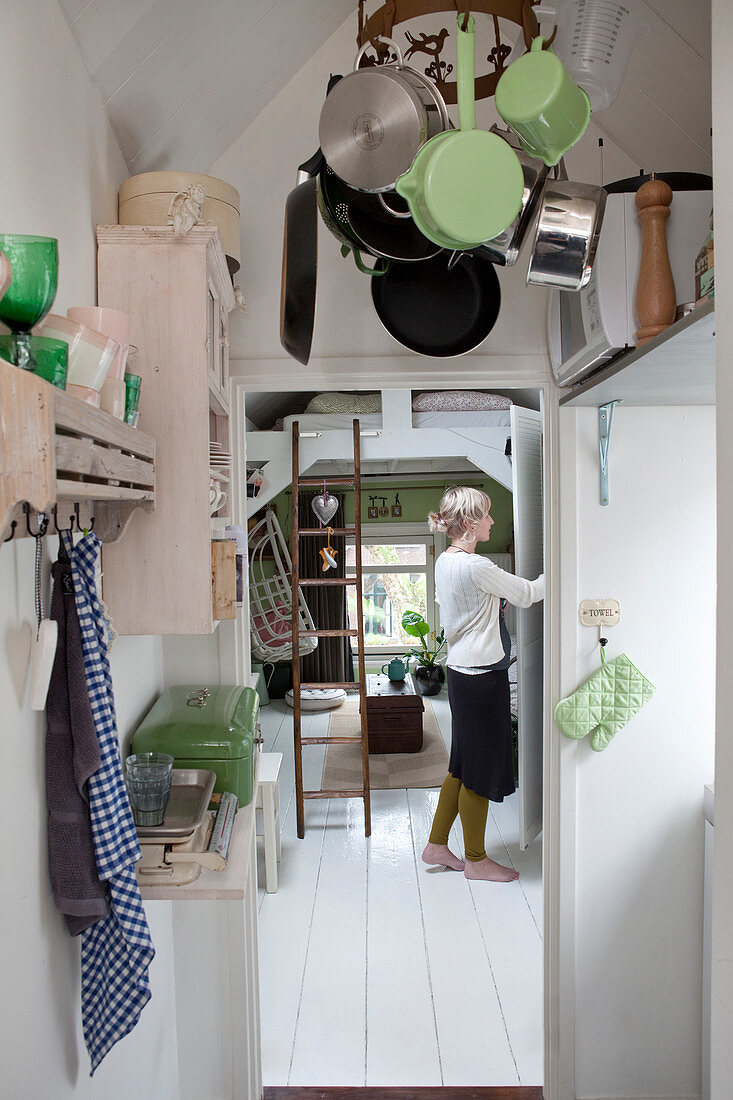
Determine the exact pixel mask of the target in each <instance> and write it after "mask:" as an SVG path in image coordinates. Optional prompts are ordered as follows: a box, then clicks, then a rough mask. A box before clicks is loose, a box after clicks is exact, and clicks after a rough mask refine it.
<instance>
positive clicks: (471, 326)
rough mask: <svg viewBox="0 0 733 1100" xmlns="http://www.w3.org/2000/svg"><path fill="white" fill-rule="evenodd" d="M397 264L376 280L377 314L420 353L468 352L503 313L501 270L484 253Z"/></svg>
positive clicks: (374, 292)
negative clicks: (498, 273) (500, 311)
mask: <svg viewBox="0 0 733 1100" xmlns="http://www.w3.org/2000/svg"><path fill="white" fill-rule="evenodd" d="M448 265H449V258H448V254H447V253H442V254H441V255H439V256H435V257H433V259H431V260H425V261H424V262H423V263H420V264H399V263H398V264H392V267H391V268H390V270H389V271H388V272H387V274H386V275H385V276H384V278H383V279H373V280H372V300H373V302H374V308H375V309H376V311H377V316H378V317H379V319H380V321H381V322H382V324H383V325H384V327H385V329H386V330H387V332H388V333H389V334H390V336H393V337H394V339H395V340H397V341H399V343H400V344H403V345H404V347H406V348H409V349H410V351H415V352H417V353H418V354H419V355H431V356H437V357H447V356H451V355H463V354H464V353H465V352H468V351H473V349H474V348H477V347H478V346H479V344H481V343H483V341H484V340H485V339H486V337H487V336H488V335H489V333H490V332H491V330H492V328H493V327H494V324H495V323H496V319H497V317H498V316H499V307H500V305H501V291H500V289H499V279H498V277H497V274H496V269H495V267H494V265H493V264H492V262H491V260H489V259H488V257H486V256H485V255H483V254H482V253H481V252H476V253H474V254H469V253H462V254H461V255H459V256H458V258H457V259H456V260H455V261H454V262H452V264H451V266H450V267H449V266H448Z"/></svg>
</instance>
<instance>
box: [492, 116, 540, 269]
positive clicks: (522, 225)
mask: <svg viewBox="0 0 733 1100" xmlns="http://www.w3.org/2000/svg"><path fill="white" fill-rule="evenodd" d="M491 133H492V134H498V136H499V137H501V138H503V139H504V141H506V142H507V144H508V145H511V147H512V149H513V150H514V152H515V153H516V154H517V158H518V160H519V163H520V164H521V166H522V175H523V176H524V192H523V194H522V208H521V210H520V211H519V213H518V214H517V216H516V218H515V219H514V221H513V222H512V224H511V225H509V226H507V228H506V229H505V230H504V232H503V233H500V234H499V236H498V237H494V238H493V239H492V240H490V241H486V243H485V244H484V245H483V246H482V251H484V252H485V253H486V255H487V256H488V257H489V259H490V260H491V261H492V262H493V263H495V264H500V265H501V266H502V267H511V266H512V265H513V264H515V263H516V262H517V259H518V258H519V252H520V249H521V247H522V244H523V243H524V238H525V237H526V235H527V230H528V229H529V227H530V225H531V223H532V218H533V217H534V215H535V214H536V212H537V205H538V203H539V201H540V195H541V194H542V188H543V187H544V186H545V180H546V179H547V173H548V172H549V168H548V167H547V165H546V164H545V163H544V161H541V160H537V159H536V157H531V156H530V155H529V153H526V152H525V151H524V149H522V146H521V144H520V142H519V138H518V137H517V136H516V134H513V133H512V132H511V130H502V129H500V127H498V126H497V125H496V124H494V125H493V126H492V127H491Z"/></svg>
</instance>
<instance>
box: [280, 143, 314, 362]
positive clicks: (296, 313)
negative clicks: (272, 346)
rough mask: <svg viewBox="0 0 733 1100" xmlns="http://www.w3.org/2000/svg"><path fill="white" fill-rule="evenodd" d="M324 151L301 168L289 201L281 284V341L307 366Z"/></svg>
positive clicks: (311, 338) (311, 335) (310, 339)
mask: <svg viewBox="0 0 733 1100" xmlns="http://www.w3.org/2000/svg"><path fill="white" fill-rule="evenodd" d="M319 164H320V150H319V151H318V153H317V154H316V155H315V156H313V157H311V159H310V160H309V161H306V162H305V164H301V165H300V167H299V168H298V185H297V187H294V188H293V190H292V191H291V192H290V194H289V195H288V197H287V200H286V202H285V230H284V234H283V269H282V281H281V283H280V343H281V344H282V346H283V347H284V348H285V350H286V351H287V353H288V354H289V355H292V356H293V358H294V359H297V360H298V362H299V363H302V364H303V365H304V366H305V364H306V363H307V362H308V359H309V358H310V353H311V344H312V342H313V324H314V321H315V316H316V274H317V270H318V214H317V207H316V190H317V184H316V180H315V178H314V172H316V171H317V170H318V165H319Z"/></svg>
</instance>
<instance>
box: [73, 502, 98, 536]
mask: <svg viewBox="0 0 733 1100" xmlns="http://www.w3.org/2000/svg"><path fill="white" fill-rule="evenodd" d="M74 515H75V516H76V526H77V527H78V528H79V530H80V531H83V530H84V528H83V527H82V525H81V520H80V519H79V501H77V502H76V504H75V505H74ZM86 530H87V531H93V530H94V516H90V517H89V526H88V527H87V528H86Z"/></svg>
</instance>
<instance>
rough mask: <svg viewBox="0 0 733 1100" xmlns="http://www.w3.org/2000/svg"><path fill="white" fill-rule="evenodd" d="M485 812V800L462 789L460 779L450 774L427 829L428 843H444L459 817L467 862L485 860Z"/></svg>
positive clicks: (474, 793) (444, 782) (446, 778)
mask: <svg viewBox="0 0 733 1100" xmlns="http://www.w3.org/2000/svg"><path fill="white" fill-rule="evenodd" d="M488 812H489V800H488V798H484V797H483V796H482V795H480V794H476V792H475V791H470V790H469V789H468V787H464V786H463V784H462V783H461V781H460V779H456V778H455V776H453V775H451V774H450V772H449V773H448V775H447V776H446V777H445V779H444V780H443V786H442V787H441V788H440V797H439V798H438V805H437V807H436V810H435V817H434V818H433V827H432V829H431V830H430V843H431V844H447V843H448V834H449V833H450V830H451V826H452V824H453V822H454V821H455V819H456V817H457V816H458V815H459V814H460V818H461V827H462V829H463V846H464V848H465V849H466V859H467V860H470V862H471V863H478V861H479V860H481V859H486V849H485V848H484V836H485V835H486V817H487V815H488Z"/></svg>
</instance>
